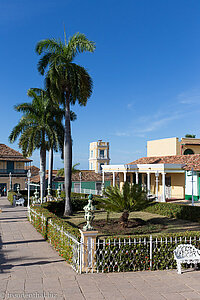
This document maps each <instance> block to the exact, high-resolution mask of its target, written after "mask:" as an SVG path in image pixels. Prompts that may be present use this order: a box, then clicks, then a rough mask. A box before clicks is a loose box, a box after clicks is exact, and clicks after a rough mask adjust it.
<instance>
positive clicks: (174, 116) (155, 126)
mask: <svg viewBox="0 0 200 300" xmlns="http://www.w3.org/2000/svg"><path fill="white" fill-rule="evenodd" d="M182 117H183V114H181V113H179V112H174V113H171V114H170V115H165V116H162V117H160V118H159V119H157V114H156V117H155V115H154V116H151V121H149V122H148V124H147V125H146V124H145V126H144V127H143V128H139V129H136V130H135V133H147V132H152V131H156V130H159V129H161V128H162V127H163V126H165V125H167V124H168V123H170V122H171V121H173V120H178V119H180V118H182Z"/></svg>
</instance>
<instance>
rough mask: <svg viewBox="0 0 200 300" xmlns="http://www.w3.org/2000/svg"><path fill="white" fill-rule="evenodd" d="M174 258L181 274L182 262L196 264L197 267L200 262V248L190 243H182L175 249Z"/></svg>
mask: <svg viewBox="0 0 200 300" xmlns="http://www.w3.org/2000/svg"><path fill="white" fill-rule="evenodd" d="M174 259H175V260H176V263H177V272H178V274H181V264H184V263H186V264H194V265H195V269H196V268H197V264H198V263H200V250H198V249H196V248H195V247H194V246H193V245H190V244H181V245H178V246H177V247H176V249H175V250H174Z"/></svg>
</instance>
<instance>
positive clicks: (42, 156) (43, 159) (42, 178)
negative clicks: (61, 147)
mask: <svg viewBox="0 0 200 300" xmlns="http://www.w3.org/2000/svg"><path fill="white" fill-rule="evenodd" d="M45 171H46V150H45V149H43V148H41V149H40V172H42V174H43V175H41V176H40V198H41V200H43V198H44V196H45Z"/></svg>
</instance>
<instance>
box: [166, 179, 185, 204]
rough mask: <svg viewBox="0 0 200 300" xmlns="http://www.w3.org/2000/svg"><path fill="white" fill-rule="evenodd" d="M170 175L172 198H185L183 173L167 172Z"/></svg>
mask: <svg viewBox="0 0 200 300" xmlns="http://www.w3.org/2000/svg"><path fill="white" fill-rule="evenodd" d="M169 175H171V185H172V188H171V195H172V198H177V199H184V198H185V173H180V174H169Z"/></svg>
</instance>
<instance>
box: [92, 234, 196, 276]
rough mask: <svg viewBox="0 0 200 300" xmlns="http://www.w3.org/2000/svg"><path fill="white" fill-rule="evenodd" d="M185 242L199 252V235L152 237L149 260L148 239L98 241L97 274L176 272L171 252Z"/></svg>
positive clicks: (130, 238) (146, 237)
mask: <svg viewBox="0 0 200 300" xmlns="http://www.w3.org/2000/svg"><path fill="white" fill-rule="evenodd" d="M185 243H191V244H192V245H194V246H195V247H196V248H197V249H200V232H184V233H183V232H182V233H172V234H162V235H159V236H157V237H153V238H152V261H151V257H150V236H147V235H146V236H141V235H137V236H130V237H129V238H128V239H121V240H120V239H118V238H113V237H111V238H107V239H106V240H99V242H98V245H99V248H97V254H96V262H97V269H98V271H99V272H129V271H144V270H150V269H151V270H165V269H175V268H176V261H175V260H174V249H175V248H176V247H177V245H178V244H185ZM185 267H187V266H186V265H185Z"/></svg>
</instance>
